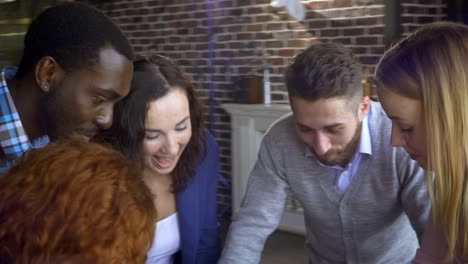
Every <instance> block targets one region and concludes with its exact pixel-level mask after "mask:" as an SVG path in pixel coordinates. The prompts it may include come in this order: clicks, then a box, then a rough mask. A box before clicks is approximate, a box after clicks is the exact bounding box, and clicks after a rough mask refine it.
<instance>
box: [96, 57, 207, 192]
mask: <svg viewBox="0 0 468 264" xmlns="http://www.w3.org/2000/svg"><path fill="white" fill-rule="evenodd" d="M177 89H180V90H182V91H183V92H184V93H185V94H186V95H187V99H188V102H189V108H190V123H191V127H192V138H191V139H190V141H189V143H188V144H187V147H186V148H185V150H184V151H183V152H182V155H181V157H180V160H179V162H178V163H177V165H176V167H175V169H174V171H173V172H172V177H173V184H172V189H173V191H174V192H175V193H178V192H180V191H182V190H184V189H185V188H186V187H187V186H188V185H189V184H190V181H191V179H192V177H193V176H194V175H195V171H196V170H195V168H196V166H197V164H198V162H199V161H200V160H202V159H203V158H204V156H205V154H206V153H205V150H204V149H203V147H202V146H204V145H205V141H206V138H205V133H206V132H205V126H204V121H203V112H204V107H203V105H202V104H201V101H200V99H199V97H198V93H197V91H196V86H195V84H194V83H192V81H191V80H190V79H189V78H188V76H187V75H186V74H185V72H184V71H182V69H181V68H180V67H179V66H177V64H176V63H174V62H173V61H172V60H170V59H169V58H166V57H164V56H161V55H158V54H148V55H146V56H140V57H139V58H138V59H137V60H136V61H134V63H133V79H132V85H131V89H130V93H129V94H128V95H127V96H126V97H125V98H124V99H122V100H121V101H119V102H117V103H116V104H115V108H114V116H113V118H114V120H113V122H112V127H111V128H110V129H108V130H106V131H103V132H101V133H100V134H98V135H97V136H96V137H95V138H94V139H93V140H94V141H96V142H101V143H103V144H108V145H110V146H112V147H114V148H116V149H118V150H119V151H121V152H122V153H124V154H125V155H126V156H128V157H129V158H130V159H132V160H135V161H140V162H141V161H142V160H143V157H142V154H141V145H142V142H143V140H144V136H145V129H146V128H145V120H146V116H147V113H148V109H149V104H150V103H151V102H154V101H157V100H159V99H161V98H162V97H164V96H165V95H167V94H168V93H170V92H171V91H174V90H177Z"/></svg>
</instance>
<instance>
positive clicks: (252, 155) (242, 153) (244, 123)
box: [221, 104, 305, 234]
mask: <svg viewBox="0 0 468 264" xmlns="http://www.w3.org/2000/svg"><path fill="white" fill-rule="evenodd" d="M221 107H222V108H224V109H225V110H226V111H227V112H228V113H229V114H230V115H231V129H232V130H231V131H232V132H231V134H232V139H231V157H232V174H231V177H232V210H233V213H234V212H236V211H237V210H238V209H239V207H240V204H241V202H242V199H243V197H244V194H245V190H246V187H247V182H248V177H249V175H250V171H251V170H252V168H253V165H254V164H255V162H256V160H257V153H258V150H259V147H260V143H261V140H262V137H263V134H264V133H265V131H266V130H267V129H268V128H269V127H270V125H271V124H272V123H273V122H274V121H275V120H277V119H278V118H280V117H281V116H283V115H285V114H286V113H289V112H290V111H291V108H290V107H289V105H285V104H271V105H263V104H223V105H221ZM278 228H279V229H281V230H285V231H289V232H293V233H297V234H305V227H304V216H303V213H302V208H301V207H300V206H299V204H298V203H297V202H296V201H295V200H294V199H293V198H292V197H289V198H288V201H287V204H286V208H285V212H284V214H283V218H282V220H281V222H280V226H279V227H278Z"/></svg>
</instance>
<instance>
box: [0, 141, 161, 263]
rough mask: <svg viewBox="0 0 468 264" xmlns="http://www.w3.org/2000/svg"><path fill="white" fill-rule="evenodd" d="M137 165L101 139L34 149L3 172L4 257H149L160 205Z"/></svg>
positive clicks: (0, 239)
mask: <svg viewBox="0 0 468 264" xmlns="http://www.w3.org/2000/svg"><path fill="white" fill-rule="evenodd" d="M135 168H136V167H135V166H133V164H131V163H130V162H129V161H127V160H125V158H123V156H122V155H121V154H119V153H117V152H116V151H113V150H111V149H108V148H106V147H104V146H101V145H98V144H95V143H86V142H78V141H65V142H60V143H56V144H51V145H49V146H47V147H45V148H42V149H38V150H32V151H30V152H29V153H28V154H27V155H26V156H25V157H24V158H23V160H21V161H20V163H19V164H17V165H15V166H14V167H13V168H12V169H11V170H10V171H9V172H8V173H7V174H5V175H3V176H1V177H0V263H63V262H64V261H66V262H73V263H83V262H85V263H143V262H144V261H145V257H146V253H147V251H148V250H149V248H150V245H151V242H152V239H153V235H154V231H155V230H154V229H155V222H156V212H155V209H154V205H153V202H152V197H151V195H150V193H149V191H148V189H147V188H146V186H145V185H144V183H143V182H142V181H141V180H139V179H140V177H139V176H138V175H140V173H139V171H137V170H136V169H135Z"/></svg>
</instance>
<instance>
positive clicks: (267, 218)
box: [219, 135, 288, 264]
mask: <svg viewBox="0 0 468 264" xmlns="http://www.w3.org/2000/svg"><path fill="white" fill-rule="evenodd" d="M270 143H271V142H269V138H268V135H266V136H265V137H264V139H263V141H262V144H261V146H260V151H259V155H258V160H257V162H256V164H255V166H254V168H253V170H252V172H251V173H250V177H249V182H248V186H247V191H246V194H245V196H244V199H243V201H242V205H241V208H240V209H239V211H238V212H237V213H236V214H235V216H234V218H233V220H232V223H231V226H230V228H229V232H228V236H227V239H226V242H225V247H224V251H223V253H222V256H221V259H220V262H219V263H223V264H226V263H227V264H229V263H233V264H234V263H243V264H244V263H259V262H260V257H261V252H262V250H263V247H264V244H265V240H266V239H267V238H268V236H269V235H270V234H271V233H272V232H273V231H274V230H275V229H276V227H277V226H278V224H279V221H280V219H281V216H282V213H283V210H284V206H285V201H286V196H287V189H288V184H287V182H286V180H285V178H284V176H283V175H284V173H283V170H282V167H281V166H282V160H280V159H281V156H280V154H279V153H276V152H275V151H274V149H272V147H271V144H270ZM277 152H280V150H277ZM275 154H277V156H276V157H275V156H274V155H275Z"/></svg>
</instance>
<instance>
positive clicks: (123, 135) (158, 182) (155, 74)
mask: <svg viewBox="0 0 468 264" xmlns="http://www.w3.org/2000/svg"><path fill="white" fill-rule="evenodd" d="M133 76H134V77H133V80H132V85H131V91H130V93H129V95H128V96H127V97H126V98H125V99H123V100H122V101H121V102H119V103H117V104H116V108H115V113H114V122H113V125H112V127H111V128H110V129H109V130H107V131H105V132H104V133H102V134H100V135H98V136H97V137H96V140H98V141H102V142H106V143H110V144H111V145H113V146H114V147H116V148H117V149H119V150H120V151H121V152H122V153H124V154H125V155H127V156H128V157H129V158H130V159H133V160H137V161H139V162H140V164H141V166H142V167H143V174H142V176H141V177H142V178H143V180H144V182H145V183H146V185H147V186H148V188H149V189H150V190H151V192H152V193H153V194H154V195H155V196H154V197H155V198H154V200H153V203H154V206H155V208H156V210H157V212H158V217H157V223H156V235H155V240H154V242H153V246H152V248H151V250H150V251H149V252H148V258H147V263H184V264H185V263H207V264H210V263H216V262H217V260H218V257H219V254H220V240H219V236H218V225H217V219H216V188H217V178H218V170H219V168H218V167H219V165H218V147H217V144H216V141H215V140H214V138H213V137H212V136H211V135H210V134H209V133H208V132H207V131H206V130H205V128H204V125H203V119H202V116H203V109H202V105H201V103H200V101H199V99H198V97H197V94H196V91H195V86H194V85H193V84H192V83H191V81H190V80H189V79H188V78H187V77H186V76H185V74H184V73H183V72H182V71H181V70H180V69H179V67H177V66H176V65H175V64H174V63H173V62H171V61H170V60H169V59H167V58H165V57H163V56H159V55H153V56H150V57H147V58H142V59H139V60H137V61H136V62H134V75H133Z"/></svg>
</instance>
